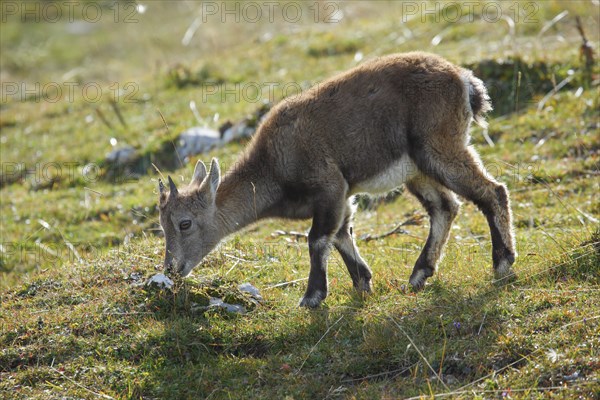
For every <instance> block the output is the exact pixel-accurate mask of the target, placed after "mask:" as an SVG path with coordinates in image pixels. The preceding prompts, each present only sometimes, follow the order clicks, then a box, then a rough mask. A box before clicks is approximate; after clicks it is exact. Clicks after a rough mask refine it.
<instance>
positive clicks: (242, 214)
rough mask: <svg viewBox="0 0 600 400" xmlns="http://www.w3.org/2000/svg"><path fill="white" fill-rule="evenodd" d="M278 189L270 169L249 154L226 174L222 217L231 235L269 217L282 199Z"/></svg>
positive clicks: (219, 201)
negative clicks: (269, 211) (268, 214)
mask: <svg viewBox="0 0 600 400" xmlns="http://www.w3.org/2000/svg"><path fill="white" fill-rule="evenodd" d="M278 195H279V194H278V189H277V187H276V185H275V184H274V182H273V180H272V178H271V175H270V173H269V171H268V168H266V167H265V166H264V163H261V162H260V161H259V160H258V159H257V158H256V157H252V156H251V155H246V156H245V157H243V158H242V159H241V160H238V161H237V162H236V164H235V166H234V167H233V168H231V169H230V170H229V171H228V172H227V173H226V174H225V176H224V177H223V179H222V181H221V184H220V185H219V188H218V190H217V209H218V211H217V212H218V218H219V220H220V223H221V226H222V232H221V233H222V235H223V236H227V235H229V234H231V233H234V232H236V231H238V230H240V229H242V228H244V227H245V226H247V225H249V224H251V223H253V222H255V221H257V220H259V219H261V218H265V217H266V216H267V213H268V210H269V208H271V207H272V206H273V204H274V203H275V202H277V200H278Z"/></svg>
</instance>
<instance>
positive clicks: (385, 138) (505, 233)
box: [159, 52, 516, 307]
mask: <svg viewBox="0 0 600 400" xmlns="http://www.w3.org/2000/svg"><path fill="white" fill-rule="evenodd" d="M490 109H491V106H490V103H489V97H488V95H487V91H486V89H485V87H484V85H483V83H482V82H481V81H480V80H479V79H477V78H476V77H474V76H473V74H472V72H471V71H469V70H466V69H463V68H460V67H458V66H455V65H453V64H451V63H450V62H448V61H446V60H444V59H442V58H441V57H438V56H435V55H432V54H426V53H419V52H417V53H408V54H396V55H390V56H386V57H381V58H378V59H376V60H373V61H370V62H366V63H364V64H362V65H360V66H358V67H356V68H354V69H352V70H350V71H348V72H346V73H343V74H341V75H338V76H336V77H334V78H332V79H329V80H327V81H325V82H324V83H322V84H319V85H318V86H316V87H313V88H312V89H310V90H308V91H306V92H304V93H302V94H300V95H298V96H294V97H292V98H287V99H285V100H283V101H281V102H280V103H279V104H278V105H277V106H275V107H274V108H273V109H272V110H271V111H270V114H269V115H268V116H267V118H266V119H265V120H264V122H263V123H262V124H261V126H260V127H259V128H258V131H257V132H256V134H255V136H254V138H253V139H252V141H251V143H250V144H249V145H248V147H247V149H246V151H245V152H244V154H243V155H242V156H241V157H240V159H239V160H238V161H237V163H236V164H235V166H234V167H233V168H232V169H231V170H230V171H229V172H228V173H227V174H226V175H225V176H224V177H223V179H221V174H220V169H219V164H218V162H217V160H215V159H213V160H212V163H211V166H210V171H209V172H207V170H206V167H205V165H204V164H203V163H202V162H200V161H199V162H198V163H197V164H196V168H195V170H194V175H193V177H192V180H191V183H190V184H189V185H188V186H187V187H186V188H185V189H183V190H178V189H177V188H176V187H175V184H174V183H173V181H172V180H171V178H170V177H169V186H170V192H169V193H167V192H166V190H165V188H164V186H163V184H162V182H160V183H159V187H160V188H159V189H160V200H159V202H160V206H159V208H160V223H161V225H162V228H163V230H164V233H165V239H166V253H165V268H166V269H167V270H168V271H172V270H174V271H175V272H177V273H179V274H181V275H183V276H186V275H187V274H189V273H190V271H191V270H192V269H193V268H194V267H195V266H196V265H197V264H199V263H200V261H202V259H203V258H204V257H205V256H206V255H207V254H208V253H209V252H210V251H211V250H212V249H214V248H215V247H216V246H217V244H218V243H219V242H220V241H221V239H223V238H224V237H226V236H227V235H229V234H231V233H233V232H236V231H238V230H240V229H242V228H243V227H245V226H247V225H248V224H251V223H253V222H255V221H257V220H259V219H263V218H269V217H281V218H294V219H306V218H312V219H313V221H312V222H313V223H312V227H311V229H310V233H309V235H308V248H309V254H310V274H309V277H308V287H307V289H306V293H305V295H304V297H303V298H302V301H301V302H300V305H301V306H307V307H316V306H318V305H319V304H320V303H321V301H322V300H323V299H325V297H326V296H327V258H328V255H329V251H330V248H331V247H332V245H333V246H334V247H335V248H336V249H337V251H339V253H340V254H341V256H342V259H343V260H344V263H345V264H346V266H347V268H348V272H349V273H350V277H351V278H352V282H353V284H354V286H355V288H356V289H358V290H360V291H367V292H368V291H369V290H370V289H371V270H370V269H369V267H368V266H367V264H366V263H365V261H364V260H363V258H362V257H361V256H360V255H359V252H358V249H357V247H356V244H355V242H354V238H353V234H352V229H351V223H352V214H353V212H354V210H353V206H352V200H351V198H352V196H353V195H354V194H356V193H362V192H368V193H384V192H386V191H389V190H391V189H393V188H396V187H398V186H400V185H401V184H403V183H406V187H407V188H408V190H409V191H410V192H411V193H412V194H413V195H414V196H415V197H416V198H417V199H418V200H419V201H420V202H421V203H422V205H423V206H424V207H425V209H426V210H427V212H428V213H429V216H430V230H429V237H428V238H427V242H426V244H425V247H424V249H423V251H422V253H421V255H420V256H419V258H418V259H417V262H416V264H415V266H414V270H413V272H412V275H411V277H410V283H411V284H412V286H413V287H414V288H415V289H416V290H418V289H421V288H422V287H423V285H424V284H425V280H426V279H427V278H428V277H430V276H432V275H433V273H434V271H435V269H436V265H437V262H438V260H439V258H440V255H441V253H442V248H443V246H444V244H445V243H446V240H447V239H448V234H449V230H450V225H451V223H452V221H453V219H454V218H455V216H456V214H457V212H458V209H459V202H458V201H457V199H456V195H455V193H456V194H458V195H460V196H462V197H464V198H466V199H468V200H470V201H472V202H473V203H475V204H476V205H477V206H478V207H479V209H480V210H481V211H482V212H483V213H484V214H485V216H486V217H487V221H488V224H489V227H490V232H491V238H492V246H493V250H492V258H493V265H494V272H495V275H496V277H497V278H505V277H508V276H512V271H511V265H512V264H513V262H514V261H515V256H516V253H515V245H514V239H513V233H512V223H511V218H512V217H511V211H510V206H509V198H508V192H507V190H506V187H505V186H504V185H502V184H500V183H498V182H496V181H495V180H494V179H492V178H490V176H489V175H488V174H487V173H486V171H485V170H484V169H483V167H482V165H481V162H480V160H479V157H478V155H477V153H476V152H475V150H473V148H471V147H469V133H468V131H469V125H470V123H471V120H472V119H475V120H476V121H477V122H479V123H480V124H485V121H484V120H483V114H484V113H485V112H487V111H489V110H490Z"/></svg>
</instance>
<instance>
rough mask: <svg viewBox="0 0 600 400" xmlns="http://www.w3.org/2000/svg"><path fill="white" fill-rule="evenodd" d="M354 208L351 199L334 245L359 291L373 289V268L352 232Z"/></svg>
mask: <svg viewBox="0 0 600 400" xmlns="http://www.w3.org/2000/svg"><path fill="white" fill-rule="evenodd" d="M352 214H353V208H352V205H351V204H350V201H348V203H347V204H346V210H345V216H344V221H343V222H342V226H341V227H340V229H339V230H338V232H337V233H336V235H335V239H334V242H333V244H334V246H335V248H336V249H337V251H338V252H339V253H340V255H341V256H342V259H343V260H344V264H346V268H348V272H349V273H350V277H351V278H352V284H353V285H354V287H355V288H356V290H358V291H364V292H370V291H371V276H372V274H371V270H370V269H369V266H368V265H367V263H366V262H365V260H363V258H362V257H361V256H360V254H359V253H358V247H356V243H355V242H354V237H353V232H352Z"/></svg>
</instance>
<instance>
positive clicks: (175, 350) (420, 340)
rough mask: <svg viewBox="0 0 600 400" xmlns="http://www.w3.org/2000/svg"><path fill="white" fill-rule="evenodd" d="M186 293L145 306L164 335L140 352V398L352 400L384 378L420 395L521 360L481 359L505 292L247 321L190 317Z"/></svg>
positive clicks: (497, 329)
mask: <svg viewBox="0 0 600 400" xmlns="http://www.w3.org/2000/svg"><path fill="white" fill-rule="evenodd" d="M191 290H192V291H193V288H192V287H190V286H185V285H184V287H182V288H180V289H179V290H178V291H176V292H174V293H173V294H169V295H165V294H164V293H161V294H158V296H156V297H155V298H153V299H152V300H151V303H150V305H149V306H150V307H154V308H155V311H154V314H153V317H154V318H156V319H157V320H158V321H160V322H161V323H162V324H163V325H164V331H163V332H162V333H161V334H160V335H159V336H155V337H151V338H148V340H146V342H145V343H143V344H142V345H141V348H142V349H143V350H142V352H143V353H144V354H146V355H147V357H146V358H147V359H146V361H145V362H143V363H144V365H142V367H143V369H145V370H146V371H147V372H149V373H150V377H149V378H148V379H146V380H145V382H144V383H143V384H142V385H140V386H139V387H138V388H137V389H136V391H135V392H136V395H139V396H143V397H146V396H149V397H159V398H165V397H172V398H174V397H177V398H201V397H204V396H213V398H215V397H216V398H219V397H227V396H230V395H235V397H236V398H243V397H247V398H255V397H257V396H267V395H277V396H280V395H281V396H285V395H288V394H291V395H300V396H301V397H306V398H309V397H310V398H324V397H327V396H328V395H330V394H331V393H330V390H332V388H334V389H335V388H337V390H338V391H340V393H341V392H343V393H346V394H348V393H354V392H357V391H358V390H361V389H360V388H361V387H364V386H365V385H367V386H368V385H373V384H375V385H376V384H378V383H381V382H384V381H385V380H386V379H390V378H395V379H403V380H406V381H407V382H409V383H410V385H409V386H408V387H407V391H406V392H403V393H398V394H402V395H408V394H413V393H416V394H419V389H418V388H427V385H429V384H431V385H433V387H440V388H444V385H447V386H457V385H459V386H460V385H462V384H465V383H468V382H471V381H472V380H474V379H478V378H480V377H482V376H484V375H486V374H488V373H489V372H490V371H491V370H493V369H499V368H502V367H504V366H506V365H508V364H510V363H513V362H515V361H516V357H520V355H517V354H514V355H512V356H507V357H506V358H504V359H494V360H489V359H485V358H484V357H485V354H487V353H488V351H486V347H488V346H489V345H490V343H494V342H495V341H496V338H497V336H498V335H500V334H502V332H503V331H504V327H503V323H504V321H505V316H504V315H502V313H501V312H500V311H497V310H496V308H495V303H496V301H497V298H498V296H499V295H500V293H502V291H503V290H505V289H502V288H500V289H498V288H493V289H492V290H490V288H489V287H486V288H485V289H482V290H481V291H480V292H478V293H476V294H475V295H471V296H466V295H464V294H463V293H462V292H461V288H460V287H456V286H451V285H447V284H441V283H439V281H435V283H434V284H432V285H430V286H429V287H428V289H427V290H426V291H425V292H424V293H421V294H419V295H412V294H407V293H402V292H401V291H398V293H397V294H393V295H392V296H387V297H388V298H387V299H386V300H385V302H384V303H383V304H382V305H381V307H378V304H376V302H377V301H379V300H378V299H377V297H376V296H377V295H374V296H372V297H371V298H368V299H366V300H363V299H362V298H360V297H358V296H356V297H350V298H349V301H348V302H347V303H346V304H344V305H342V306H341V307H336V308H335V309H329V308H327V307H326V306H325V307H322V308H320V309H318V310H312V311H308V310H302V309H286V310H285V312H281V310H280V309H276V308H272V309H269V305H268V304H267V305H263V306H260V307H259V308H257V309H256V310H255V311H252V312H251V313H249V314H247V315H232V314H228V313H226V312H224V311H221V310H218V311H217V310H210V311H202V312H197V311H194V306H193V303H194V301H188V300H189V299H190V291H191ZM192 297H193V295H192ZM182 298H185V299H188V300H182ZM394 302H396V303H398V307H395V306H394V304H393V303H394ZM286 314H287V315H286ZM440 378H441V380H442V382H440ZM428 381H429V382H428ZM281 390H284V392H281V393H280V392H278V391H281ZM134 397H135V396H134Z"/></svg>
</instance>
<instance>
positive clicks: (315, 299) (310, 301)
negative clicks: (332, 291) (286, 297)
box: [299, 290, 327, 308]
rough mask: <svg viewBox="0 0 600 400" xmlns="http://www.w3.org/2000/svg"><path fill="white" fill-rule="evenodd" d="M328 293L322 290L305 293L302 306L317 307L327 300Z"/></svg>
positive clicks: (301, 301) (301, 302)
mask: <svg viewBox="0 0 600 400" xmlns="http://www.w3.org/2000/svg"><path fill="white" fill-rule="evenodd" d="M325 297H327V293H324V292H322V291H320V290H315V291H314V292H313V293H311V294H305V295H304V297H303V298H302V300H300V304H299V305H300V307H306V308H317V307H319V306H320V305H321V302H322V301H323V300H325Z"/></svg>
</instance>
